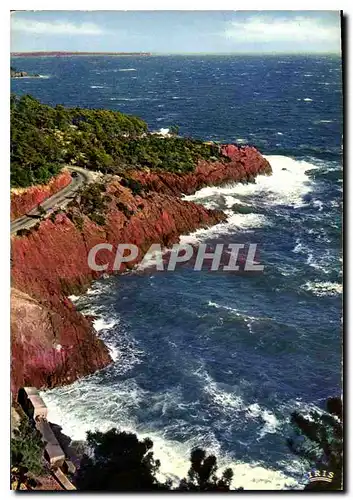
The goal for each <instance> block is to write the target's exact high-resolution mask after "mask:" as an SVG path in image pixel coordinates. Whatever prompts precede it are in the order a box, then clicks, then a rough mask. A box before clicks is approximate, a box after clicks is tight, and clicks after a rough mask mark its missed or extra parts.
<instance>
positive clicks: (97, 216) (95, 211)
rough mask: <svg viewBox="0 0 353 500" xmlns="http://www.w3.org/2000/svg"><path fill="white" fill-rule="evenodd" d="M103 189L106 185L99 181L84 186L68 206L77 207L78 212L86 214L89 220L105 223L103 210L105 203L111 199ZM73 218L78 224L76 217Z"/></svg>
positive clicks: (100, 223)
mask: <svg viewBox="0 0 353 500" xmlns="http://www.w3.org/2000/svg"><path fill="white" fill-rule="evenodd" d="M105 190H106V186H105V185H104V184H101V183H92V184H89V185H88V186H84V187H83V188H82V189H81V190H80V191H79V193H78V196H77V197H76V198H75V200H73V201H72V202H71V203H70V205H69V206H70V207H76V208H78V209H79V210H80V213H82V214H85V215H87V216H88V217H89V218H90V219H91V220H93V221H94V222H96V223H97V224H99V225H101V226H103V225H104V224H105V218H104V212H105V209H106V207H107V204H108V203H109V202H110V201H111V198H110V196H109V195H108V194H106V192H105ZM75 220H76V221H77V222H78V224H79V225H80V222H79V221H78V220H77V217H76V219H75ZM81 229H82V226H81Z"/></svg>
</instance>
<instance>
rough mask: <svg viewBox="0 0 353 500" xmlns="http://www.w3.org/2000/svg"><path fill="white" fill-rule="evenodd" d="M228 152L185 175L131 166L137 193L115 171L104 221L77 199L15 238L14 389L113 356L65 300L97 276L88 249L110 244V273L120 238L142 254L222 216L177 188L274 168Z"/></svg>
mask: <svg viewBox="0 0 353 500" xmlns="http://www.w3.org/2000/svg"><path fill="white" fill-rule="evenodd" d="M240 151H241V152H240ZM233 153H234V154H233ZM244 155H245V156H244ZM230 156H231V162H229V163H227V164H224V165H223V164H218V166H217V164H215V163H212V164H206V163H200V165H199V166H198V167H197V170H196V172H195V173H194V174H188V175H185V176H182V175H180V176H177V175H176V174H168V173H164V174H162V173H161V174H152V173H148V172H143V173H141V172H133V173H132V175H133V176H135V178H137V179H139V181H140V182H141V184H143V186H145V188H146V189H145V190H144V192H142V193H140V195H134V194H133V193H132V192H131V191H130V189H128V188H127V187H123V186H122V185H121V183H120V181H119V179H118V178H115V179H112V180H110V181H109V184H108V185H107V186H106V193H105V196H107V200H108V205H106V207H105V209H104V224H103V225H98V224H97V223H96V222H94V220H92V219H91V218H90V214H88V215H85V214H84V213H83V212H84V211H82V210H83V209H82V206H81V205H80V203H76V204H75V205H74V206H73V207H71V208H70V209H68V210H67V211H66V212H62V213H59V214H56V215H54V216H53V217H50V218H47V219H45V220H43V221H42V222H41V223H40V225H38V226H35V227H34V228H33V229H31V231H30V233H29V234H27V235H26V236H14V237H13V238H12V251H11V265H12V270H11V277H12V287H13V291H12V301H11V307H12V315H11V322H12V324H11V326H12V390H13V391H14V393H16V391H17V389H18V387H20V386H22V385H33V386H36V387H52V386H54V385H60V384H66V383H70V382H72V381H73V380H75V379H77V378H78V377H80V376H83V375H85V374H89V373H92V372H93V371H95V370H96V369H98V368H102V367H103V366H106V365H107V364H108V363H109V362H110V357H109V353H108V350H107V348H106V346H105V345H104V344H103V343H102V342H101V341H100V340H99V339H98V337H97V336H96V334H95V332H94V330H93V328H92V324H91V323H90V321H89V319H88V318H85V317H84V316H82V315H81V314H79V313H78V312H77V310H76V308H75V306H74V305H73V303H72V302H71V301H70V300H69V299H68V296H69V295H71V294H77V293H80V292H82V291H83V290H84V289H85V288H86V287H87V286H88V285H89V283H90V282H91V281H92V279H96V278H98V277H99V275H100V273H98V272H97V271H93V270H92V269H90V267H89V266H88V262H87V257H88V252H89V250H90V249H91V248H92V247H93V246H95V245H96V244H97V243H107V242H108V243H111V244H112V245H113V251H112V252H108V251H101V252H100V253H99V254H98V255H99V257H98V258H97V259H96V260H97V262H98V263H108V269H107V272H111V271H112V267H113V261H114V257H115V248H116V246H117V245H118V244H119V243H133V244H135V245H137V246H138V247H139V249H140V253H139V255H138V257H137V259H136V261H139V260H140V259H141V258H142V257H143V254H144V253H145V252H146V251H147V249H148V248H149V247H150V245H151V244H152V243H161V244H163V245H164V246H170V245H172V244H173V243H176V242H178V241H179V236H180V235H181V234H187V233H189V232H192V231H194V230H195V229H197V228H199V227H207V226H211V225H213V224H216V223H218V222H221V221H224V220H225V219H226V216H225V214H224V213H223V212H221V211H218V210H208V209H206V208H205V207H203V206H202V205H197V204H195V203H191V202H188V201H184V200H182V199H181V198H180V197H179V196H176V194H177V195H178V194H180V193H181V192H187V193H190V192H194V191H195V190H196V189H198V188H199V187H202V186H203V185H206V184H219V183H221V182H222V180H223V182H224V181H230V180H242V181H245V180H249V179H250V177H249V176H250V175H256V174H257V173H269V172H270V167H269V165H268V163H267V162H266V160H264V159H263V158H262V157H261V155H260V154H259V153H257V152H256V150H253V149H251V148H248V149H245V148H241V149H239V148H236V149H232V148H231V149H230ZM245 157H246V158H248V164H247V163H246V161H245V160H244V158H245ZM256 159H257V160H256ZM256 161H257V169H258V170H257V171H256ZM239 172H240V173H239ZM190 186H191V187H190ZM147 188H148V189H147ZM95 220H97V219H95ZM130 265H132V264H130Z"/></svg>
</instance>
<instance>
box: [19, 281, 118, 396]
mask: <svg viewBox="0 0 353 500" xmlns="http://www.w3.org/2000/svg"><path fill="white" fill-rule="evenodd" d="M62 311H64V314H63V315H62V314H61V311H60V310H58V309H56V308H55V307H53V308H51V307H50V305H49V307H47V306H45V305H43V304H41V302H40V301H38V300H35V299H33V298H32V297H30V296H29V295H28V294H26V293H23V292H21V291H20V290H18V289H16V288H12V289H11V340H12V348H11V355H12V359H11V369H12V377H11V387H12V390H13V392H14V394H17V392H18V389H19V387H21V386H23V385H34V386H36V387H52V386H55V385H58V384H63V383H70V382H73V381H74V380H76V379H77V378H78V377H80V376H83V375H86V374H87V373H92V372H93V371H95V370H97V369H99V368H103V367H104V366H106V365H107V364H108V363H109V362H110V357H109V354H108V351H107V349H106V347H105V346H104V344H103V342H102V341H101V340H99V339H98V338H97V337H96V335H95V333H94V332H93V330H92V327H91V324H90V323H89V321H88V320H87V319H86V318H84V317H83V316H82V315H81V314H79V313H77V312H76V311H74V310H73V309H72V310H71V312H70V315H68V314H65V309H64V308H63V309H62Z"/></svg>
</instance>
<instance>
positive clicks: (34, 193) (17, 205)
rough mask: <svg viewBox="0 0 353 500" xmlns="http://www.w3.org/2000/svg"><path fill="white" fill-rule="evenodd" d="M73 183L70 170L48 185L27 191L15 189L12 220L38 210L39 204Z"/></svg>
mask: <svg viewBox="0 0 353 500" xmlns="http://www.w3.org/2000/svg"><path fill="white" fill-rule="evenodd" d="M70 182H71V175H70V172H69V171H68V170H64V171H63V172H60V174H59V175H57V176H56V177H53V179H51V181H50V182H49V183H48V184H45V185H42V186H32V187H30V188H26V189H14V190H13V191H12V192H11V220H13V219H17V217H21V215H24V214H26V213H28V212H29V211H30V210H32V209H33V208H36V207H37V206H38V204H39V203H42V202H43V201H44V200H46V199H47V198H49V196H52V195H53V194H55V193H57V192H58V191H60V189H63V188H64V187H66V186H67V185H68V184H70Z"/></svg>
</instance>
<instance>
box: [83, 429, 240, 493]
mask: <svg viewBox="0 0 353 500" xmlns="http://www.w3.org/2000/svg"><path fill="white" fill-rule="evenodd" d="M87 444H88V446H89V448H90V449H91V450H92V452H93V456H88V455H85V456H84V457H83V459H82V461H81V464H80V468H79V469H78V473H77V477H76V483H77V487H78V489H79V490H86V491H165V490H171V489H175V490H177V491H229V490H230V483H231V480H232V477H233V472H232V470H231V469H227V470H225V471H224V473H223V475H222V477H221V478H218V477H217V459H216V457H215V456H213V455H209V456H207V455H206V453H205V452H204V451H203V450H200V449H195V450H193V452H192V453H191V457H190V460H191V466H190V470H189V473H188V477H187V478H185V479H183V480H182V481H181V482H180V484H179V486H177V487H176V488H172V483H171V481H165V482H161V481H160V480H159V479H157V475H158V473H159V469H160V465H161V464H160V461H159V460H156V459H155V458H154V456H153V451H152V447H153V443H152V441H151V440H150V439H148V438H147V439H144V440H143V441H139V440H138V438H137V436H136V435H135V434H130V433H126V432H119V431H118V430H117V429H110V430H109V431H108V432H105V433H104V432H88V433H87Z"/></svg>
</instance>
